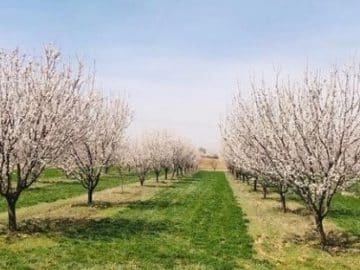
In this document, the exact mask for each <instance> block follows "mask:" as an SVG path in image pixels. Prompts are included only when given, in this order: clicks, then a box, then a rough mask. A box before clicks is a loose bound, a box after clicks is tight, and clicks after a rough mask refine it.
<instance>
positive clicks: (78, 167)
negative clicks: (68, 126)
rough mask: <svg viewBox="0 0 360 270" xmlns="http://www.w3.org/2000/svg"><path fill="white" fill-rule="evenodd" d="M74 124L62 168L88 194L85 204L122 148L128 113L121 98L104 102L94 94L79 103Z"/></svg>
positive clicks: (89, 202)
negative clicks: (73, 131) (74, 131)
mask: <svg viewBox="0 0 360 270" xmlns="http://www.w3.org/2000/svg"><path fill="white" fill-rule="evenodd" d="M77 115H78V121H77V122H76V128H77V133H76V134H77V136H75V137H74V140H73V141H72V143H71V146H70V147H69V149H68V151H67V152H66V155H64V157H63V158H62V159H61V163H60V164H61V167H62V169H63V170H64V171H65V172H66V173H67V174H68V175H69V176H70V177H72V178H75V179H76V180H78V181H79V182H80V183H81V185H82V186H83V187H84V188H86V189H87V191H88V204H89V205H91V204H92V195H93V192H94V190H95V188H96V186H97V185H98V183H99V180H100V176H101V173H102V172H103V170H104V169H105V168H107V167H108V166H110V165H111V164H112V162H113V160H114V158H115V155H116V153H117V150H118V149H117V148H120V147H122V146H123V144H122V141H123V139H124V136H125V134H124V132H125V130H126V128H127V127H128V126H129V124H130V121H131V111H130V109H129V106H128V104H127V102H126V101H125V100H124V99H116V98H115V99H112V100H109V99H105V98H103V97H101V96H100V95H99V94H96V93H94V92H92V91H91V92H90V93H88V95H87V96H85V97H84V98H83V100H82V104H81V106H79V111H78V114H77Z"/></svg>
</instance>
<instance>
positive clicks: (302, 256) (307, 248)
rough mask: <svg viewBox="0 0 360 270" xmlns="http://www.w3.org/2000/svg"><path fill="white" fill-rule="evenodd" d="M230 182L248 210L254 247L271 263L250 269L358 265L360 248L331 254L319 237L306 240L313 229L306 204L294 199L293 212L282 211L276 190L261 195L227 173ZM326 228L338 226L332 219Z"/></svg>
mask: <svg viewBox="0 0 360 270" xmlns="http://www.w3.org/2000/svg"><path fill="white" fill-rule="evenodd" d="M228 179H229V184H230V186H231V187H232V189H233V191H234V193H235V195H236V198H237V200H238V202H239V204H240V206H241V207H242V209H243V211H244V212H245V213H246V215H247V217H248V219H249V221H250V223H249V233H250V234H251V236H252V237H253V239H254V249H255V252H256V254H257V255H256V258H257V259H258V260H266V261H267V262H269V265H268V266H266V265H252V266H251V265H249V268H250V269H266V268H269V269H272V268H273V269H294V270H297V269H326V270H330V269H334V270H335V269H359V265H360V254H359V250H358V249H356V250H352V249H348V250H347V251H346V252H341V253H337V254H330V253H328V252H325V251H322V250H321V249H320V248H319V247H318V245H317V240H315V239H314V240H312V241H311V240H309V239H307V240H306V242H305V241H304V237H306V236H308V235H307V233H308V232H311V231H312V230H313V220H312V217H311V216H310V215H306V214H304V211H303V207H302V206H301V205H300V204H299V203H297V202H294V201H289V202H288V207H289V208H290V210H291V211H290V212H289V213H286V214H283V213H282V212H281V209H280V204H279V202H278V198H277V194H275V193H271V194H269V198H268V199H265V200H264V199H262V194H261V193H260V192H258V193H256V192H252V191H250V190H251V187H249V186H248V185H247V184H244V183H242V182H240V181H238V180H233V178H232V176H230V175H228ZM325 228H326V229H327V231H331V230H337V231H338V230H339V228H337V227H336V225H334V224H333V223H332V222H329V221H327V222H326V223H325Z"/></svg>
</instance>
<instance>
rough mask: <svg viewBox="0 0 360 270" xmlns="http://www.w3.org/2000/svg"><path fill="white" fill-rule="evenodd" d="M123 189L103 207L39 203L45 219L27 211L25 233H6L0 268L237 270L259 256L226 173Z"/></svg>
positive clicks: (0, 248)
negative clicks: (253, 247)
mask: <svg viewBox="0 0 360 270" xmlns="http://www.w3.org/2000/svg"><path fill="white" fill-rule="evenodd" d="M118 189H119V188H115V189H112V190H113V193H112V194H106V192H108V191H107V190H105V191H102V192H99V193H98V194H99V195H98V197H99V198H100V199H104V200H105V199H106V198H107V199H108V200H110V201H109V202H108V203H107V204H102V206H103V207H90V208H88V207H85V206H76V207H74V206H73V205H74V202H70V201H69V202H67V203H66V205H56V202H55V203H52V204H54V205H56V207H52V206H51V205H52V204H51V203H50V204H48V206H47V207H48V208H47V209H52V211H51V212H47V209H37V206H34V207H31V208H34V212H35V213H37V214H36V215H37V216H36V217H33V215H32V214H31V211H30V212H29V211H27V212H26V213H23V216H22V218H23V219H27V220H26V222H23V227H22V228H23V230H25V233H23V234H21V235H20V236H19V237H14V236H12V237H7V236H6V235H1V238H0V253H1V254H2V255H1V256H2V259H1V260H0V268H8V267H10V266H11V267H12V268H16V269H49V268H51V269H89V268H90V269H100V268H101V269H123V268H125V269H169V268H173V267H174V268H179V269H184V268H185V269H234V268H239V267H240V265H242V264H243V263H244V262H247V261H253V259H252V256H253V251H252V240H251V238H250V237H249V235H248V233H247V226H246V223H247V222H246V220H245V219H244V218H243V213H242V211H241V209H240V208H239V207H238V205H237V202H236V200H235V198H234V196H233V193H232V190H231V188H230V187H229V185H228V183H227V180H226V178H225V175H224V173H222V172H198V173H196V174H195V175H194V176H193V177H191V178H184V179H182V180H179V181H168V182H167V183H155V182H154V181H153V182H151V183H150V182H149V183H147V184H146V185H145V186H144V187H139V186H138V185H129V186H128V187H127V190H126V192H125V194H123V195H121V196H114V194H117V193H116V192H118V191H116V190H118ZM69 205H72V206H69ZM63 208H65V210H62V209H63ZM42 213H43V214H42ZM45 213H46V214H45ZM27 215H29V216H27ZM44 215H45V216H46V218H44ZM26 216H27V218H26ZM254 263H255V262H254ZM122 267H123V268H122ZM136 267H138V268H136Z"/></svg>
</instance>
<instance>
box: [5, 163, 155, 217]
mask: <svg viewBox="0 0 360 270" xmlns="http://www.w3.org/2000/svg"><path fill="white" fill-rule="evenodd" d="M151 176H152V175H151V174H150V175H149V177H151ZM55 177H56V178H58V177H62V178H61V181H56V182H55V181H53V179H54V178H55ZM124 177H125V178H124V183H131V182H136V181H137V177H136V176H135V175H134V174H127V175H126V176H124ZM43 183H46V184H47V185H42V184H43ZM120 185H121V180H120V178H119V175H118V174H117V173H116V172H114V171H110V172H109V174H103V175H102V177H101V179H100V181H99V184H98V186H97V187H96V189H95V192H97V191H101V190H104V189H106V188H112V187H116V186H120ZM81 194H86V190H85V189H84V187H83V186H82V185H81V184H80V183H79V182H77V181H75V180H70V179H66V178H65V176H64V175H63V173H62V172H61V171H60V170H57V169H53V168H50V169H46V170H45V172H44V174H43V175H42V177H41V179H40V180H39V181H38V182H36V183H35V184H34V185H33V186H32V187H30V188H29V189H27V190H25V191H23V193H22V194H21V195H20V197H19V200H18V202H17V204H16V207H17V208H21V207H28V206H32V205H35V204H38V203H42V202H54V201H57V200H60V199H67V198H70V197H74V196H78V195H81ZM6 209H7V205H6V201H5V199H4V198H3V197H1V198H0V212H3V211H6Z"/></svg>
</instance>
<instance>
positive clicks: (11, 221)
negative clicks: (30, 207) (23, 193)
mask: <svg viewBox="0 0 360 270" xmlns="http://www.w3.org/2000/svg"><path fill="white" fill-rule="evenodd" d="M17 199H18V197H17V196H8V197H6V201H7V205H8V226H9V231H11V232H14V231H17V224H16V202H17Z"/></svg>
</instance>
